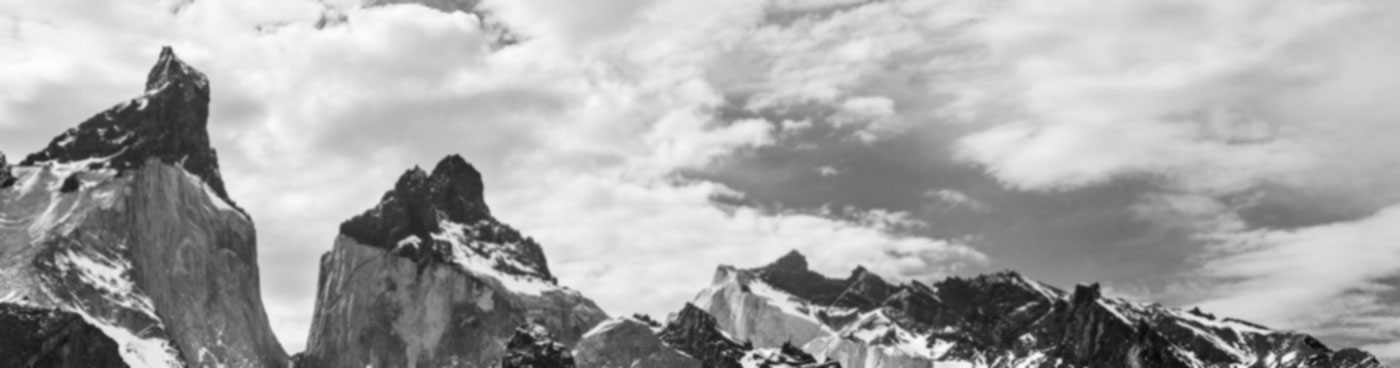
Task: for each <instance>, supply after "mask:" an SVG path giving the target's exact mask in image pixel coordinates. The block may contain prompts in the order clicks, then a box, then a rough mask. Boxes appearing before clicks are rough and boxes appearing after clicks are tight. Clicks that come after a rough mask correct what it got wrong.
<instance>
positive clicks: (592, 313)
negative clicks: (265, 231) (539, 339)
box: [297, 155, 607, 368]
mask: <svg viewBox="0 0 1400 368" xmlns="http://www.w3.org/2000/svg"><path fill="white" fill-rule="evenodd" d="M482 190H483V188H482V183H481V176H480V174H479V173H477V171H476V169H475V168H473V167H472V166H471V165H470V164H468V163H467V162H466V161H465V160H463V159H462V158H461V157H459V156H456V155H453V156H448V157H447V158H444V159H443V160H442V161H441V162H439V163H438V164H437V166H436V167H435V168H434V169H433V172H432V173H431V174H429V173H427V172H424V171H423V170H421V169H418V168H414V169H412V170H409V171H408V172H406V173H404V174H403V175H402V176H401V177H400V178H399V180H398V182H397V183H396V184H395V185H394V189H393V190H390V191H389V192H388V193H385V195H384V197H383V199H382V200H381V201H380V203H379V204H378V205H377V206H375V207H374V208H372V209H370V210H368V211H366V212H365V213H363V214H360V215H358V216H355V217H354V218H352V219H350V220H348V221H346V222H345V223H343V224H342V225H341V231H340V232H341V234H340V236H339V237H338V238H337V239H336V242H335V246H334V248H333V249H332V250H331V251H330V252H328V253H326V254H325V255H324V256H322V259H321V276H320V281H319V283H320V285H319V287H318V293H317V299H316V312H315V314H314V317H313V321H312V323H313V325H312V331H311V335H310V338H309V340H308V344H307V351H306V352H305V353H303V354H301V355H300V356H299V357H298V358H297V361H298V365H297V366H298V367H303V368H304V367H363V366H366V365H373V366H375V367H486V366H490V365H491V364H495V363H499V362H500V360H501V358H502V357H503V356H505V355H506V354H507V346H506V342H507V340H508V339H510V338H511V336H512V333H513V331H514V330H515V328H516V326H519V325H521V324H523V323H527V322H533V323H537V324H540V325H543V326H544V327H545V328H547V329H548V330H549V331H552V332H553V333H554V334H556V335H557V336H558V339H559V341H560V342H561V343H564V344H566V345H572V344H574V343H576V342H577V341H578V340H579V337H580V336H582V335H583V333H584V332H586V331H587V330H588V329H589V328H592V327H593V326H594V325H595V324H597V323H598V322H600V321H602V320H603V319H606V318H607V316H606V315H605V314H604V313H603V312H602V310H600V309H599V308H598V307H597V306H596V305H595V304H594V303H593V302H592V301H591V300H588V299H587V298H584V297H583V296H582V295H580V294H579V293H578V292H577V291H574V290H570V289H568V288H565V287H561V286H559V285H558V284H557V283H556V281H555V279H554V276H553V275H552V274H550V271H549V267H548V264H547V263H546V261H545V257H544V253H543V251H542V250H541V249H540V246H539V245H538V244H536V243H535V241H534V240H533V239H530V238H528V237H525V236H523V235H521V234H520V232H519V231H516V230H515V229H513V228H511V227H510V226H508V225H505V224H502V223H500V222H499V221H497V220H496V219H495V218H494V217H492V216H491V213H490V210H489V208H487V206H486V203H485V202H484V200H483V199H482Z"/></svg>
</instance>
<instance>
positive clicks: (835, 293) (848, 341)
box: [695, 252, 1381, 368]
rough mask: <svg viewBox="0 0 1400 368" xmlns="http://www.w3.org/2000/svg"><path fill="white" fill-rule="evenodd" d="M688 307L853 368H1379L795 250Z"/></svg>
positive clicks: (1304, 339)
mask: <svg viewBox="0 0 1400 368" xmlns="http://www.w3.org/2000/svg"><path fill="white" fill-rule="evenodd" d="M695 303H696V304H697V305H700V306H701V307H702V308H704V309H706V310H708V311H709V312H710V313H712V314H713V315H714V316H715V317H717V322H718V324H719V326H721V328H722V329H724V330H725V331H728V332H729V333H731V334H732V335H733V336H734V337H735V338H736V339H748V340H750V341H753V342H754V344H755V345H756V346H757V347H758V348H773V347H778V346H781V345H782V344H785V343H788V342H790V343H792V344H795V345H800V346H802V348H803V350H804V351H807V352H809V353H811V354H812V355H814V356H815V357H817V358H818V359H833V360H835V361H838V362H840V363H841V364H842V365H844V366H846V367H852V368H870V367H927V366H930V365H933V366H943V365H950V366H971V367H1227V366H1231V367H1234V366H1239V367H1380V366H1381V364H1380V363H1379V362H1378V361H1377V360H1376V358H1375V357H1373V356H1371V355H1370V354H1366V353H1364V352H1360V351H1357V350H1354V349H1346V350H1341V351H1334V350H1332V349H1330V348H1328V347H1326V346H1324V345H1323V344H1321V343H1318V342H1317V340H1315V339H1313V338H1312V337H1309V336H1307V335H1302V334H1298V333H1293V332H1286V331H1275V330H1270V329H1268V328H1265V327H1262V326H1259V325H1255V324H1252V323H1248V322H1244V321H1240V320H1235V319H1230V318H1218V317H1215V316H1212V315H1208V314H1205V313H1202V312H1199V311H1182V310H1178V309H1173V308H1165V307H1162V306H1159V305H1140V304H1134V303H1130V302H1126V301H1123V300H1120V299H1115V298H1109V297H1105V296H1103V295H1101V294H1100V292H1099V288H1098V286H1097V285H1080V286H1079V287H1077V288H1076V289H1075V290H1074V291H1073V292H1065V291H1062V290H1059V289H1056V288H1053V287H1050V286H1047V285H1044V284H1041V283H1039V282H1036V281H1032V280H1029V279H1026V278H1025V277H1022V276H1021V275H1019V274H1016V273H1014V272H1003V273H998V274H992V275H984V276H978V277H974V278H956V277H955V278H949V279H946V280H943V281H941V282H939V283H937V284H934V285H931V286H930V285H924V284H921V283H918V282H910V283H904V284H892V283H888V282H886V281H884V280H883V279H880V278H879V277H878V276H876V275H874V274H872V273H870V272H869V271H867V270H865V269H863V268H857V269H856V270H855V271H854V272H852V274H851V275H850V276H849V277H846V278H843V279H837V278H827V277H825V276H823V275H821V274H818V273H816V272H813V271H811V270H809V269H808V268H807V264H806V261H805V258H804V257H802V255H800V254H797V253H795V252H794V253H790V254H788V255H787V256H784V257H782V258H781V259H779V260H777V261H776V262H774V263H772V264H769V265H767V266H764V267H759V268H754V269H737V268H734V267H729V266H721V267H720V268H719V270H718V271H717V273H716V277H715V283H714V285H712V286H711V287H710V288H708V289H706V290H704V291H702V292H701V293H700V294H699V295H698V296H697V298H696V301H695Z"/></svg>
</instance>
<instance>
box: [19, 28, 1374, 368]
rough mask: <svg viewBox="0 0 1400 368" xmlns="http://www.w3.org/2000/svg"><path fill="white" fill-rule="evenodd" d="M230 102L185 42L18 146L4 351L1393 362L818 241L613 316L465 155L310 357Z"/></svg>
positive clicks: (327, 309) (355, 254) (701, 362)
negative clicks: (224, 117) (826, 246)
mask: <svg viewBox="0 0 1400 368" xmlns="http://www.w3.org/2000/svg"><path fill="white" fill-rule="evenodd" d="M209 102H210V85H209V81H208V79H207V78H206V77H205V76H204V75H203V74H202V73H201V72H199V71H198V70H196V69H195V68H193V67H191V66H190V65H188V64H186V63H184V62H183V61H181V60H180V59H179V58H178V57H177V56H176V55H175V53H174V52H173V51H172V50H171V49H170V48H168V47H167V48H164V49H163V50H162V51H161V53H160V55H159V57H158V60H157V62H156V65H155V66H154V67H152V69H151V71H150V73H149V75H148V78H147V82H146V85H145V86H144V89H143V91H142V93H140V94H139V95H138V96H137V97H135V98H133V99H131V100H128V101H125V102H122V103H120V104H117V105H116V106H113V107H112V108H110V109H108V110H106V111H103V112H100V113H98V114H97V115H95V116H93V117H92V118H90V119H88V120H86V121H84V122H81V123H79V124H78V125H77V126H76V127H74V128H71V129H68V130H67V131H65V132H63V133H62V134H60V135H58V136H57V137H55V138H54V139H53V140H52V142H50V143H49V144H48V146H46V147H45V148H43V149H42V150H40V151H39V152H35V153H32V154H29V155H28V156H26V157H25V158H24V159H23V160H21V161H19V162H18V163H15V164H10V163H9V161H8V160H7V159H6V158H5V157H4V156H3V155H0V367H239V368H242V367H298V368H305V367H310V368H319V367H701V368H711V367H724V368H731V367H733V368H738V367H809V368H811V367H847V368H875V367H945V366H946V367H1066V368H1069V367H1164V368H1165V367H1260V368H1262V367H1289V368H1304V367H1339V368H1340V367H1381V366H1383V365H1382V364H1381V363H1380V362H1379V361H1378V360H1377V359H1376V358H1375V357H1374V356H1372V355H1371V354H1368V353H1366V352H1363V351H1360V350H1356V349H1340V350H1334V349H1332V348H1329V347H1327V346H1326V345H1324V344H1322V343H1321V342H1319V341H1318V340H1317V339H1315V338H1313V337H1311V336H1308V335H1306V334H1301V333H1297V332H1291V331H1280V330H1273V329H1270V328H1267V327H1265V326H1261V325H1258V324H1254V323H1250V322H1247V321H1243V320H1239V319H1235V318H1230V317H1225V316H1215V315H1212V314H1210V313H1207V312H1203V311H1200V310H1198V309H1192V310H1181V309H1176V308H1169V307H1164V306H1161V305H1155V304H1140V303H1133V302H1129V301H1126V300H1123V299H1119V298H1114V297H1110V296H1105V295H1103V293H1102V292H1101V289H1100V287H1099V286H1098V285H1078V286H1076V287H1075V288H1074V290H1070V291H1067V290H1062V289H1059V288H1055V287H1053V286H1050V285H1046V284H1043V283H1040V282H1037V281H1034V280H1030V279H1028V278H1026V277H1023V276H1021V275H1019V274H1017V273H1015V272H1002V273H997V274H991V275H982V276H977V277H971V278H959V277H953V278H948V279H944V280H941V281H938V282H936V283H932V284H924V283H921V282H918V281H909V282H892V281H888V280H886V279H885V278H884V277H882V276H880V275H877V274H875V273H872V272H870V271H869V270H866V269H865V268H862V267H856V268H855V269H854V270H853V271H852V272H851V273H850V274H849V275H847V276H845V277H830V276H827V275H823V274H820V273H817V272H814V271H812V270H811V269H810V268H809V267H808V264H807V261H806V259H805V257H804V256H803V255H802V254H799V253H797V252H793V253H790V254H788V255H786V256H783V257H781V258H779V259H777V260H775V261H773V262H771V263H769V264H767V265H764V266H760V267H755V268H738V267H733V266H727V265H725V266H719V267H718V268H717V270H716V272H715V276H714V281H713V283H712V284H711V285H709V286H708V287H705V288H703V289H701V290H699V291H698V292H697V295H696V297H695V298H694V299H693V300H692V301H691V302H689V303H685V304H684V305H679V306H677V311H676V312H675V313H674V314H673V315H671V316H668V317H667V318H664V320H662V319H656V318H652V317H649V316H645V315H631V316H613V317H610V316H609V315H608V314H607V313H605V312H604V311H603V310H602V309H601V308H599V307H598V306H597V305H596V304H595V303H594V302H593V301H591V300H589V299H588V298H587V296H585V295H583V294H582V293H580V292H579V291H576V290H573V289H570V288H568V287H567V286H566V285H564V284H563V283H562V282H561V281H560V280H559V279H558V278H557V277H556V276H555V275H554V274H553V273H552V272H551V270H550V267H549V264H548V261H547V257H546V254H545V253H544V251H543V248H542V247H541V246H540V244H539V243H538V242H536V241H535V240H534V239H533V238H531V237H529V236H528V235H526V234H524V233H522V232H521V231H520V230H519V229H516V228H514V227H512V226H510V225H508V224H505V223H503V222H501V221H499V220H498V219H496V218H495V217H494V216H493V215H492V212H491V210H490V207H489V206H488V205H487V203H486V202H485V199H484V191H485V188H484V185H483V183H482V178H481V174H480V173H479V172H478V171H477V170H476V169H475V168H474V167H473V166H472V165H471V164H470V163H468V162H467V161H466V160H465V159H463V158H462V157H460V156H457V155H451V156H447V157H445V158H443V159H442V160H441V161H439V162H438V163H436V164H435V165H434V167H433V168H432V170H431V171H426V170H423V169H421V168H417V167H415V168H412V169H409V170H407V171H405V172H404V173H403V174H402V175H400V176H399V177H398V178H397V180H395V181H394V182H393V183H392V186H391V187H390V189H389V190H388V191H386V192H385V194H384V195H383V196H382V198H381V199H380V202H379V203H378V204H377V205H375V206H374V207H372V208H369V209H367V210H365V211H364V212H362V213H360V214H355V215H353V216H351V215H350V214H347V217H348V219H347V220H345V222H343V223H342V224H341V226H340V229H339V234H337V236H336V238H335V241H334V243H333V244H331V246H330V248H329V250H328V251H327V252H326V253H325V254H324V255H323V256H322V258H321V262H320V265H319V268H320V277H319V280H318V281H317V295H316V304H315V307H314V308H315V309H314V310H315V313H314V319H313V324H312V327H311V330H310V331H309V332H308V337H309V338H308V344H307V347H306V351H303V352H300V353H296V354H295V355H291V356H289V355H288V354H287V353H286V352H285V351H283V349H282V347H281V345H280V344H278V342H277V340H276V337H275V336H274V335H273V334H272V330H271V326H270V325H269V322H268V318H267V316H266V312H265V311H264V308H263V304H262V301H261V288H260V285H259V281H258V280H259V278H258V265H257V262H256V260H257V244H256V243H255V239H256V237H255V235H254V234H255V228H254V224H253V220H252V218H251V216H249V214H248V213H247V212H246V211H244V210H243V209H241V208H240V207H239V206H238V205H237V204H236V202H235V201H234V199H233V198H230V196H229V194H228V192H227V191H226V190H225V188H224V181H223V178H222V177H221V175H220V171H219V162H218V155H217V153H216V151H215V150H214V148H213V147H212V146H211V145H210V139H209V135H208V126H207V125H208V121H207V120H208V116H209ZM385 179H386V186H389V184H390V183H387V179H388V178H385ZM619 231H625V230H619Z"/></svg>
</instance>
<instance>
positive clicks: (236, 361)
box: [0, 48, 286, 367]
mask: <svg viewBox="0 0 1400 368" xmlns="http://www.w3.org/2000/svg"><path fill="white" fill-rule="evenodd" d="M208 103H209V82H208V80H207V79H205V77H204V75H203V74H201V73H200V72H199V71H197V70H195V69H194V68H191V67H190V66H189V65H187V64H185V63H184V62H182V61H181V60H180V59H179V58H177V57H176V56H175V54H174V52H172V51H171V50H170V49H169V48H165V49H163V50H162V51H161V54H160V58H159V61H158V62H157V64H156V66H155V67H154V68H152V69H151V72H150V74H149V78H148V81H147V83H146V89H145V93H143V94H142V95H141V96H139V97H137V98H135V99H132V100H130V101H128V102H125V103H122V104H119V105H117V106H115V107H112V108H111V109H109V110H107V111H104V112H102V113H100V114H98V115H96V116H94V117H92V118H90V119H88V120H87V121H84V122H83V123H81V124H79V125H78V126H77V127H76V128H73V129H69V130H68V131H67V132H65V133H63V134H62V135H59V136H58V137H57V138H55V139H54V140H53V141H52V142H51V143H50V144H49V145H48V146H47V147H46V148H44V149H43V150H42V151H39V152H36V153H34V154H31V155H29V156H28V157H27V158H26V159H25V160H24V161H23V162H21V163H20V164H19V165H16V166H13V167H11V168H10V169H11V171H12V172H13V175H14V180H13V181H12V182H11V185H9V186H7V187H5V188H3V189H0V280H3V281H0V304H3V305H9V306H14V307H19V308H30V309H37V310H45V311H49V312H45V313H54V314H53V315H54V316H57V317H53V318H50V320H51V321H57V322H44V323H38V324H28V325H25V324H21V325H16V326H21V327H19V328H20V329H21V330H22V331H20V330H15V331H9V332H11V333H16V334H19V335H33V336H68V337H63V338H61V340H63V341H65V343H64V344H67V345H63V346H65V347H64V348H62V349H57V350H53V349H50V350H47V351H49V352H51V353H52V354H58V355H59V356H56V357H55V356H50V358H52V359H58V361H85V360H83V359H89V358H91V359H95V360H91V361H86V362H88V363H84V364H85V365H87V366H92V367H109V366H131V367H182V366H189V367H281V366H284V365H285V362H286V355H285V353H284V352H283V351H282V348H281V345H280V344H278V343H277V340H276V338H275V337H274V336H273V334H272V331H271V329H270V327H269V324H268V321H267V317H266V313H265V312H264V310H263V306H262V300H261V291H260V286H259V280H258V268H257V248H256V244H255V238H256V237H255V235H254V229H253V223H252V221H251V220H250V219H249V217H248V216H247V215H246V214H245V213H243V211H242V210H240V209H238V208H237V207H236V206H234V205H233V204H232V202H231V201H230V200H229V198H228V195H227V193H226V192H225V191H224V188H223V181H222V179H221V178H220V176H219V170H218V161H217V158H216V155H215V153H214V149H213V148H212V147H210V146H209V138H208V133H207V132H206V131H205V128H206V118H207V116H208ZM13 310H15V309H13V308H11V309H6V310H4V311H0V314H2V313H10V312H9V311H13ZM73 316H76V317H77V320H74V319H73V318H72V317H73ZM64 321H67V322H64ZM76 321H81V322H82V324H78V323H76ZM53 323H59V324H64V323H67V326H70V327H68V328H66V329H63V330H61V331H67V332H63V333H61V334H60V335H52V334H50V333H49V332H52V330H46V328H48V327H45V326H53ZM84 325H85V327H84ZM35 326H37V327H35ZM36 328H37V329H36ZM46 331H47V332H46ZM94 331H96V332H100V334H95V333H94ZM104 336H105V338H103V337H104ZM70 337H71V338H70ZM106 344H114V345H115V346H116V349H115V352H116V353H117V354H118V355H119V356H120V357H121V359H120V360H119V361H112V360H110V359H106V358H102V357H103V355H102V354H105V353H101V352H105V351H107V349H106V348H103V346H108V345H106ZM46 354H47V353H46ZM65 354H67V355H65ZM91 354H96V355H91ZM46 359H48V358H46ZM74 359H76V360H74Z"/></svg>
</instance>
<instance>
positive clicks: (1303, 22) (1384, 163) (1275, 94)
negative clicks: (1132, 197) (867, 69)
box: [952, 0, 1400, 342]
mask: <svg viewBox="0 0 1400 368" xmlns="http://www.w3.org/2000/svg"><path fill="white" fill-rule="evenodd" d="M1004 5H1005V6H1004V8H1002V9H1000V10H998V11H997V15H996V16H993V17H989V18H987V20H986V21H985V22H982V23H980V24H978V25H977V26H975V27H973V29H972V30H970V31H969V34H972V35H974V37H975V38H976V39H978V40H980V41H979V42H981V43H982V44H983V45H985V46H986V50H987V53H986V54H985V58H983V59H979V60H978V62H979V63H983V64H985V65H988V67H989V68H993V69H999V70H1001V71H1003V72H1002V73H996V74H995V76H993V77H989V78H987V79H986V80H983V81H982V82H981V83H975V84H970V86H971V87H972V88H970V89H968V90H967V91H966V93H964V94H963V95H962V97H961V98H959V99H958V102H957V103H956V104H955V105H954V106H955V107H956V109H957V113H956V114H953V115H952V116H956V117H958V118H960V119H963V120H966V121H967V122H968V124H970V125H972V126H979V127H980V128H977V131H975V132H973V133H971V134H968V135H965V136H963V137H962V138H960V139H959V140H958V143H957V146H956V149H957V155H958V157H959V158H960V159H962V160H964V161H965V162H969V163H974V164H977V165H980V166H982V167H983V168H984V169H985V170H986V171H987V172H988V173H989V174H990V175H992V176H994V177H995V178H997V179H998V180H999V181H1001V182H1002V183H1003V184H1004V185H1005V186H1007V187H1009V188H1015V189H1019V190H1027V191H1045V192H1056V191H1069V190H1079V189H1084V188H1094V187H1099V186H1104V185H1107V184H1111V183H1117V182H1124V181H1142V182H1147V183H1151V186H1152V189H1151V190H1150V191H1149V192H1148V193H1145V194H1144V195H1142V196H1141V199H1140V200H1139V201H1138V204H1137V205H1136V206H1135V214H1136V215H1137V216H1140V217H1141V218H1144V219H1147V220H1150V221H1153V222H1154V223H1155V224H1156V226H1158V227H1162V228H1170V229H1183V230H1186V231H1190V232H1192V233H1193V234H1195V235H1194V236H1193V238H1194V239H1196V241H1199V242H1202V243H1204V244H1206V247H1205V248H1203V250H1202V251H1204V252H1206V253H1205V254H1204V255H1199V256H1197V257H1195V262H1198V263H1197V267H1196V268H1195V269H1193V270H1189V271H1187V272H1185V274H1183V275H1180V277H1182V278H1183V280H1182V281H1180V283H1179V284H1178V285H1177V286H1176V287H1174V288H1173V289H1172V290H1167V291H1163V292H1159V293H1158V294H1159V295H1158V296H1159V297H1166V295H1176V296H1181V295H1187V296H1185V297H1184V299H1186V300H1192V299H1194V300H1196V301H1206V302H1205V304H1204V305H1206V306H1207V307H1208V308H1211V309H1218V310H1219V311H1221V312H1223V313H1224V314H1226V315H1235V316H1239V317H1243V318H1250V319H1256V320H1259V321H1261V322H1265V323H1269V324H1274V325H1278V326H1283V327H1291V328H1302V329H1306V330H1309V331H1314V332H1318V333H1321V334H1324V335H1333V336H1334V337H1335V336H1348V338H1347V339H1350V340H1347V341H1358V340H1357V339H1360V340H1359V341H1371V342H1374V339H1377V338H1389V339H1393V338H1395V336H1396V333H1397V331H1400V329H1397V328H1395V327H1396V326H1395V324H1394V323H1393V321H1391V320H1393V318H1394V315H1393V314H1387V313H1380V312H1377V311H1378V310H1380V309H1382V308H1384V307H1388V306H1393V305H1394V303H1395V300H1394V299H1393V298H1391V297H1387V295H1389V293H1392V292H1393V288H1394V287H1395V284H1394V279H1393V278H1390V277H1392V276H1393V275H1394V274H1396V273H1400V266H1397V264H1400V263H1396V262H1395V261H1396V259H1394V256H1396V255H1400V243H1398V242H1396V241H1394V239H1392V236H1391V234H1390V233H1391V231H1390V230H1389V229H1391V228H1394V227H1395V221H1396V215H1395V210H1394V208H1395V207H1394V206H1395V205H1397V204H1400V201H1397V198H1398V197H1397V194H1400V191H1396V187H1395V182H1394V180H1393V179H1391V178H1393V177H1395V174H1396V168H1397V167H1400V165H1397V164H1400V158H1398V157H1400V151H1397V150H1396V149H1395V147H1396V146H1395V145H1393V144H1391V143H1389V142H1385V141H1383V139H1380V138H1379V137H1385V136H1393V135H1394V134H1396V133H1400V124H1396V122H1397V121H1400V109H1397V108H1396V107H1395V105H1394V104H1392V103H1389V102H1388V101H1387V100H1388V99H1387V97H1385V96H1388V95H1393V94H1394V93H1396V92H1397V91H1396V89H1397V88H1400V79H1398V78H1396V75H1397V73H1396V72H1395V71H1394V70H1393V69H1394V68H1392V67H1388V66H1386V65H1393V64H1395V63H1397V62H1400V49H1397V48H1396V47H1394V45H1397V44H1400V43H1396V42H1397V41H1400V39H1397V36H1396V34H1397V33H1396V32H1395V31H1396V30H1397V29H1396V28H1395V27H1396V23H1395V22H1394V19H1396V17H1397V16H1400V8H1397V7H1396V6H1395V5H1394V4H1389V3H1381V2H1371V1H1342V2H1316V1H1239V2H1229V3H1221V2H1209V1H1185V2H1181V1H1155V0H1141V1H1121V2H1113V3H1112V4H1104V3H1098V2H1088V1H1070V2H1056V3H1054V4H1047V3H1040V2H1034V1H1012V2H1007V3H1005V4H1004ZM1008 106H1009V107H1010V108H1006V107H1008ZM1280 219H1282V220H1280ZM1275 226H1283V227H1275ZM1294 227H1297V228H1294ZM1337 326H1345V327H1344V328H1343V327H1337ZM1367 339H1370V340H1367Z"/></svg>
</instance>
